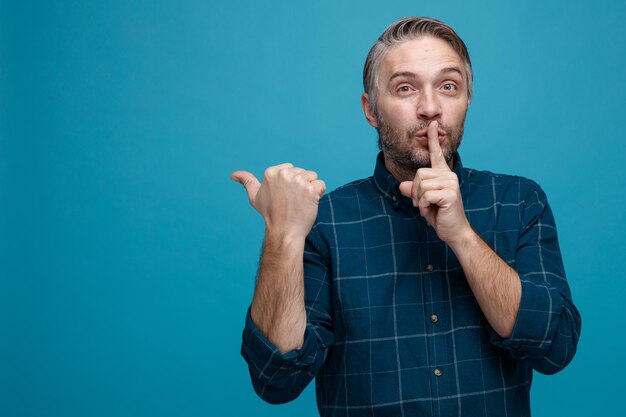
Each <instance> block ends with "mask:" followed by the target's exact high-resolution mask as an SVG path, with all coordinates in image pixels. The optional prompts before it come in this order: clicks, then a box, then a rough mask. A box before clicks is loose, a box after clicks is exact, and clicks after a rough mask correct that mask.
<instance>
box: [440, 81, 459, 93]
mask: <svg viewBox="0 0 626 417" xmlns="http://www.w3.org/2000/svg"><path fill="white" fill-rule="evenodd" d="M441 88H442V89H443V90H444V91H451V92H452V91H456V90H457V86H456V84H453V83H445V84H444V85H442V86H441Z"/></svg>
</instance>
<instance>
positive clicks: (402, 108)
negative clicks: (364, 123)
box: [383, 103, 415, 125]
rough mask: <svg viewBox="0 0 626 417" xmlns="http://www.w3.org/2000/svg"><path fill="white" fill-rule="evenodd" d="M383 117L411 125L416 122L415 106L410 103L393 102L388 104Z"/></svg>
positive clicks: (400, 123) (398, 123) (395, 122)
mask: <svg viewBox="0 0 626 417" xmlns="http://www.w3.org/2000/svg"><path fill="white" fill-rule="evenodd" d="M383 118H384V119H385V120H387V121H389V122H392V123H394V124H396V125H410V124H412V123H414V122H415V111H414V106H411V105H409V103H393V104H391V105H388V106H386V109H385V112H384V113H383Z"/></svg>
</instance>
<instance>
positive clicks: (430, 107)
mask: <svg viewBox="0 0 626 417" xmlns="http://www.w3.org/2000/svg"><path fill="white" fill-rule="evenodd" d="M440 115H441V103H439V98H438V97H437V95H436V94H435V92H434V91H433V90H432V89H429V88H426V89H424V90H422V93H421V94H420V95H419V98H418V101H417V116H418V117H419V118H420V119H425V120H433V119H436V118H438V117H439V116H440Z"/></svg>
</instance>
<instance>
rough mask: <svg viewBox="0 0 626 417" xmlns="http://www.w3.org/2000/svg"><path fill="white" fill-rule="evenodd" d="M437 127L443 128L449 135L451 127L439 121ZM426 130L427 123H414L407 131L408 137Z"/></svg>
mask: <svg viewBox="0 0 626 417" xmlns="http://www.w3.org/2000/svg"><path fill="white" fill-rule="evenodd" d="M439 129H441V130H443V131H444V132H446V134H447V135H448V136H449V135H450V134H451V133H452V128H451V127H449V126H444V125H442V124H441V123H439ZM426 130H428V123H419V124H416V125H413V126H411V127H410V128H409V129H408V130H407V131H406V133H407V135H408V136H409V137H413V136H417V134H418V133H420V132H423V131H426Z"/></svg>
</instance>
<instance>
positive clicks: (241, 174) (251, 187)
mask: <svg viewBox="0 0 626 417" xmlns="http://www.w3.org/2000/svg"><path fill="white" fill-rule="evenodd" d="M230 179H231V180H233V181H236V182H238V183H239V184H241V185H243V186H244V188H245V189H246V191H247V193H248V199H249V200H250V204H252V205H254V199H255V197H256V193H257V192H259V188H261V183H260V182H259V180H257V179H256V177H255V176H254V175H253V174H251V173H250V172H248V171H235V172H233V173H232V174H230Z"/></svg>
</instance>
